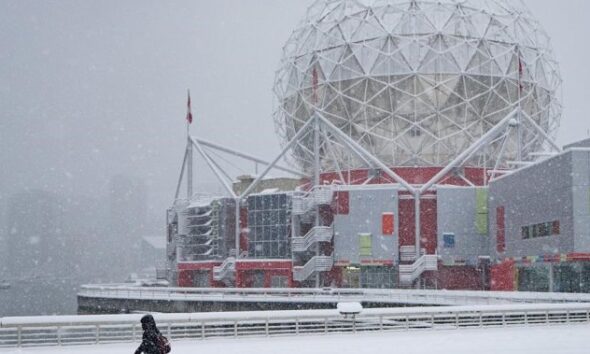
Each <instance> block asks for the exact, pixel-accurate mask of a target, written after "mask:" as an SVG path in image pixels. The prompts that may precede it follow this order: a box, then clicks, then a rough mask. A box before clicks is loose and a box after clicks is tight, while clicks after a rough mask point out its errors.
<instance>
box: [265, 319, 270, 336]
mask: <svg viewBox="0 0 590 354" xmlns="http://www.w3.org/2000/svg"><path fill="white" fill-rule="evenodd" d="M264 331H265V332H266V336H267V337H268V336H269V330H268V318H267V319H266V321H265V323H264Z"/></svg>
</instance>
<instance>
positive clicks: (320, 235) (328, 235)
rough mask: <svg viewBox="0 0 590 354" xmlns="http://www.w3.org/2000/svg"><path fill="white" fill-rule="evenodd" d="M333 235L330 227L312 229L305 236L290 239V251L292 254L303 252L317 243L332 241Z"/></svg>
mask: <svg viewBox="0 0 590 354" xmlns="http://www.w3.org/2000/svg"><path fill="white" fill-rule="evenodd" d="M333 234H334V232H333V229H332V226H316V227H313V228H312V229H311V230H309V232H308V233H307V234H306V235H305V236H303V237H293V238H292V239H291V249H292V250H293V252H305V251H307V250H308V249H309V247H311V246H312V245H314V244H316V243H318V242H330V241H332V237H333Z"/></svg>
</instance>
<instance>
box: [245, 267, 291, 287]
mask: <svg viewBox="0 0 590 354" xmlns="http://www.w3.org/2000/svg"><path fill="white" fill-rule="evenodd" d="M292 268H293V263H292V262H291V261H282V260H280V261H279V260H277V261H263V262H259V261H241V262H240V261H238V262H236V287H237V288H250V287H252V283H253V275H254V272H255V271H263V272H264V287H265V288H270V286H271V281H272V277H273V276H286V277H288V278H289V280H288V286H289V287H293V271H292Z"/></svg>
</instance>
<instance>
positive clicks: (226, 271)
mask: <svg viewBox="0 0 590 354" xmlns="http://www.w3.org/2000/svg"><path fill="white" fill-rule="evenodd" d="M235 272H236V258H235V257H228V258H226V259H225V260H224V261H223V263H221V265H220V266H218V267H213V280H215V281H223V280H224V279H228V278H230V276H233V275H235Z"/></svg>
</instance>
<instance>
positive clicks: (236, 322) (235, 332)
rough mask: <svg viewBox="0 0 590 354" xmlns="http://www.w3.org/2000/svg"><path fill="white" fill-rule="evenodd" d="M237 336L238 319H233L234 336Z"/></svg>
mask: <svg viewBox="0 0 590 354" xmlns="http://www.w3.org/2000/svg"><path fill="white" fill-rule="evenodd" d="M237 336H238V321H234V337H237Z"/></svg>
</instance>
